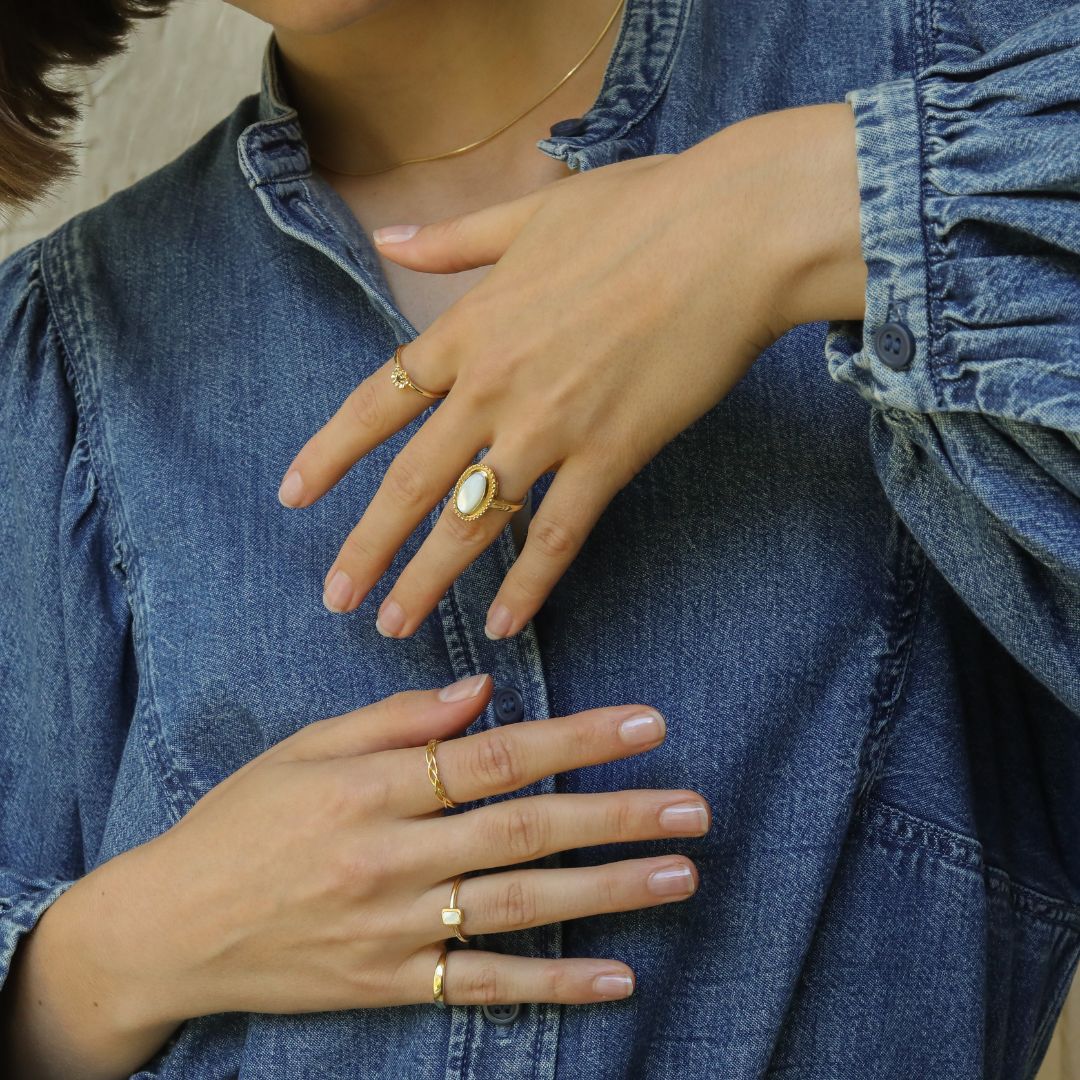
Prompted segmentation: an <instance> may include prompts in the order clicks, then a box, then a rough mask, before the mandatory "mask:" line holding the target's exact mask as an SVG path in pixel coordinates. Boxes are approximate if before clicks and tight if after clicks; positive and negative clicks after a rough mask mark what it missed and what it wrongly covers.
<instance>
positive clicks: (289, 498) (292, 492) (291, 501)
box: [277, 469, 304, 506]
mask: <svg viewBox="0 0 1080 1080" xmlns="http://www.w3.org/2000/svg"><path fill="white" fill-rule="evenodd" d="M277 497H278V502H279V503H281V505H282V506H299V505H300V501H301V499H303V497H304V481H303V478H302V477H301V476H300V473H299V472H297V471H296V469H290V470H289V471H288V472H287V473H286V474H285V477H284V479H283V480H282V481H281V487H279V488H278V493H277Z"/></svg>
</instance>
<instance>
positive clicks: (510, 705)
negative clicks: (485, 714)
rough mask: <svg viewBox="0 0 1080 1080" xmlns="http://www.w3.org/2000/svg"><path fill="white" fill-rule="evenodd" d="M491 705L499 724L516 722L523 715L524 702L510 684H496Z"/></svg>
mask: <svg viewBox="0 0 1080 1080" xmlns="http://www.w3.org/2000/svg"><path fill="white" fill-rule="evenodd" d="M491 707H492V708H493V709H494V710H495V719H496V720H498V721H499V723H500V724H516V723H517V722H518V721H519V720H520V719H521V718H522V717H523V716H524V715H525V702H524V701H522V700H521V695H520V694H519V693H518V692H517V691H516V690H515V689H514V688H513V687H512V686H497V687H496V688H495V693H494V694H493V695H492V698H491Z"/></svg>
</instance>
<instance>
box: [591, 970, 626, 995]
mask: <svg viewBox="0 0 1080 1080" xmlns="http://www.w3.org/2000/svg"><path fill="white" fill-rule="evenodd" d="M593 990H595V991H596V993H598V994H600V995H601V996H602V997H606V998H624V997H629V996H630V995H631V994H632V993H633V992H634V980H633V979H631V978H630V976H629V975H597V976H596V978H595V979H593Z"/></svg>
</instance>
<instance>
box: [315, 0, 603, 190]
mask: <svg viewBox="0 0 1080 1080" xmlns="http://www.w3.org/2000/svg"><path fill="white" fill-rule="evenodd" d="M623 3H624V0H619V2H618V3H617V4H616V5H615V10H614V11H613V12H612V13H611V15H610V16H609V18H608V21H607V22H606V23H604V29H603V30H601V31H600V36H599V37H597V39H596V40H595V41H594V42H593V43H592V45H591V46H589V51H588V52H587V53H586V54H585V55H584V56H583V57H582V58H581V59H580V60H579V61H578V62H577V63H576V64H575V65H574V66H573V67H572V68H571V69H570V70H569V71H568V72H567V73H566V74H565V75H564V76H563V77H562V78H561V79H560V80H559V81H558V82H557V83H556V84H555V85H554V86H553V87H552V88H551V89H550V90H549V91H548V92H547V93H546V94H545V95H544V96H543V97H542V98H541V99H540V100H539V101H538V102H536V103H535V104H534V105H530V106H529V107H528V108H527V109H526V110H525V111H524V112H520V113H518V114H517V116H515V117H514V119H513V120H511V121H509V122H508V123H506V124H503V126H502V127H501V128H498V129H496V130H495V131H493V132H492V133H491V134H490V135H485V136H484V137H483V138H482V139H477V140H476V142H471V143H468V144H466V145H465V146H459V147H458V148H457V149H456V150H447V151H446V153H445V154H432V155H431V156H430V157H418V158H407V159H406V160H405V161H399V162H398V163H397V164H396V165H387V166H386V168H383V169H374V170H372V171H371V172H345V171H344V170H343V169H332V168H330V166H329V165H327V164H326V163H325V162H323V161H320V160H319V159H318V158H316V157H314V156H313V157H312V158H311V160H312V161H314V162H315V164H316V165H321V166H322V167H323V168H324V169H327V170H328V171H329V172H332V173H337V174H338V175H339V176H376V175H378V174H379V173H384V172H389V171H390V170H391V169H398V168H400V167H401V166H402V165H414V164H416V163H417V162H421V161H437V160H438V159H439V158H448V157H454V156H455V155H456V154H464V153H465V151H466V150H472V149H474V148H475V147H477V146H480V145H482V144H483V143H486V142H488V141H490V140H491V139H494V138H495V136H496V135H501V134H502V133H503V132H504V131H505V130H506V129H507V128H508V127H511V126H512V125H513V124H516V123H517V122H518V121H519V120H520V119H521V118H522V117H523V116H524V115H525V114H526V113H530V112H532V111H533V109H535V108H537V107H538V106H539V105H542V104H543V103H544V102H545V101H547V99H548V98H549V97H551V95H552V94H554V93H555V91H556V90H558V89H559V87H560V86H562V84H563V83H564V82H566V80H567V79H569V78H570V76H571V75H573V74H574V72H575V71H577V69H578V68H579V67H581V65H582V64H584V63H585V61H586V60H588V59H589V57H590V56H592V54H593V52H595V50H596V47H597V46H598V45H599V44H600V42H601V41H603V40H604V35H605V34H606V33H607V32H608V28H609V27H610V26H611V24H612V23H613V22H614V21H615V16H616V15H618V14H619V9H620V8H621V7H622V6H623Z"/></svg>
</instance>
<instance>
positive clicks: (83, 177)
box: [0, 0, 270, 258]
mask: <svg viewBox="0 0 1080 1080" xmlns="http://www.w3.org/2000/svg"><path fill="white" fill-rule="evenodd" d="M269 36H270V27H269V26H267V25H266V23H263V22H260V21H259V20H257V19H255V18H253V17H252V16H250V15H247V14H245V13H244V12H242V11H239V10H238V9H236V8H234V7H231V6H230V5H228V4H226V3H224V2H223V0H177V2H176V3H175V4H174V6H173V8H172V10H171V11H170V13H169V14H168V15H167V16H166V17H165V18H163V19H152V20H150V21H147V22H137V23H136V29H135V32H134V33H133V34H132V36H131V37H130V38H129V41H128V49H127V51H126V52H125V53H123V54H122V55H121V56H119V57H115V58H113V59H112V60H109V61H107V62H106V63H104V64H103V65H102V66H101V67H99V68H97V69H95V70H94V71H92V72H84V73H73V81H75V82H76V83H77V85H85V86H86V95H85V99H86V102H87V105H86V108H85V110H84V116H83V120H82V122H81V123H80V125H79V126H78V127H77V128H76V129H74V130H73V131H72V137H73V139H75V140H76V141H78V142H81V143H83V144H84V149H83V152H82V154H81V163H80V173H79V176H78V178H77V179H76V180H75V181H74V182H72V183H71V184H69V185H68V186H67V187H64V188H55V189H54V190H53V193H52V194H51V195H50V196H48V197H46V198H45V199H44V200H42V201H41V202H40V203H38V204H37V205H36V206H35V207H34V209H33V210H32V211H31V212H29V213H25V214H21V215H14V216H11V217H10V218H9V219H7V220H3V221H0V258H3V257H4V256H6V255H8V254H10V253H11V252H12V251H15V250H16V249H17V248H20V247H22V246H23V244H26V243H29V242H30V241H31V240H34V239H36V238H37V237H39V236H43V235H44V234H45V233H48V232H51V231H52V229H54V228H55V227H56V226H57V225H60V224H61V223H62V222H64V221H66V220H67V219H68V218H69V217H71V216H72V215H74V214H76V213H78V212H79V211H81V210H85V209H88V208H89V207H91V206H96V205H97V204H98V203H99V202H101V201H102V200H103V199H105V198H106V197H107V196H109V195H111V194H112V193H113V192H114V191H119V190H120V189H121V188H125V187H127V186H128V185H129V184H132V183H134V182H135V181H136V180H138V179H140V178H141V177H143V176H145V175H146V174H147V173H150V172H153V171H154V169H156V168H158V166H160V165H164V164H165V163H166V162H168V161H171V160H172V159H173V158H174V157H176V155H177V154H179V153H180V152H181V151H182V150H184V149H185V148H186V147H188V146H190V145H191V144H192V143H193V142H195V140H196V139H198V138H199V136H200V135H202V134H203V133H204V132H206V131H207V130H209V129H210V128H211V127H213V126H214V124H216V123H217V122H218V121H219V120H220V119H222V117H224V116H226V115H227V114H228V113H230V112H231V111H232V109H233V107H234V106H235V104H236V103H237V101H239V99H240V98H242V97H244V96H245V95H246V94H252V93H257V92H258V89H259V72H260V64H261V61H262V51H263V47H264V46H265V44H266V41H267V38H268V37H269Z"/></svg>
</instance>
